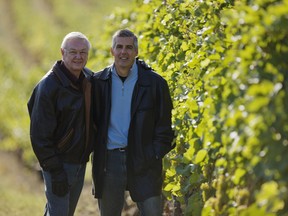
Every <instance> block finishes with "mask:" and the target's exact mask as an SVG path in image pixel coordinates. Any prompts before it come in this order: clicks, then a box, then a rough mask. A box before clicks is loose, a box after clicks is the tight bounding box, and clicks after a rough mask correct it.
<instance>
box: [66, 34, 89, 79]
mask: <svg viewBox="0 0 288 216" xmlns="http://www.w3.org/2000/svg"><path fill="white" fill-rule="evenodd" d="M88 51H89V47H88V44H87V41H86V40H84V39H81V38H71V39H69V40H68V41H67V43H66V46H65V47H64V48H61V53H62V60H63V62H64V64H65V66H66V67H67V69H68V70H69V71H70V72H71V73H72V74H74V75H75V76H77V77H78V76H79V75H80V72H81V70H82V69H83V68H84V67H85V65H86V63H87V60H88Z"/></svg>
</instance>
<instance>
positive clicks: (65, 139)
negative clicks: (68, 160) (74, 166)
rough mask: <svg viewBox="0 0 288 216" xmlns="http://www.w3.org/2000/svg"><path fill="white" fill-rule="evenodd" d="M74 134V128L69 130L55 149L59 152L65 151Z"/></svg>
mask: <svg viewBox="0 0 288 216" xmlns="http://www.w3.org/2000/svg"><path fill="white" fill-rule="evenodd" d="M73 134H74V128H71V129H70V130H69V131H68V132H67V133H66V134H65V135H64V136H63V137H62V138H61V139H60V141H59V142H58V143H57V149H58V151H59V152H64V151H67V150H68V149H69V147H70V144H71V142H70V141H71V139H72V136H73Z"/></svg>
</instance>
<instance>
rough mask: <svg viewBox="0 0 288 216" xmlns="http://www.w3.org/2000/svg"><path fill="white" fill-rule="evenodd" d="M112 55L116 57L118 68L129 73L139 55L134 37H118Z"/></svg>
mask: <svg viewBox="0 0 288 216" xmlns="http://www.w3.org/2000/svg"><path fill="white" fill-rule="evenodd" d="M111 53H112V55H113V56H114V62H115V66H116V68H121V69H122V70H127V71H129V70H130V68H131V67H132V65H133V63H134V61H135V57H136V56H137V55H138V50H137V48H136V47H135V46H134V41H133V37H117V38H116V43H115V47H112V48H111Z"/></svg>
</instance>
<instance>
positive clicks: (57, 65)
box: [52, 60, 93, 87]
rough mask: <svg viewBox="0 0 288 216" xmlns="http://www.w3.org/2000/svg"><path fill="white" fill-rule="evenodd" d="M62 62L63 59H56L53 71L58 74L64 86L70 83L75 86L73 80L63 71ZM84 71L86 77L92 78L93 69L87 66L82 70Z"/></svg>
mask: <svg viewBox="0 0 288 216" xmlns="http://www.w3.org/2000/svg"><path fill="white" fill-rule="evenodd" d="M60 64H61V60H59V61H56V62H55V64H54V65H53V68H52V71H53V72H54V73H55V74H56V76H57V78H58V79H59V80H60V82H61V83H62V85H63V86H64V87H67V86H70V85H72V86H74V85H73V83H72V81H71V80H69V79H68V78H67V76H66V75H65V74H64V73H63V71H61V67H60ZM82 72H83V74H84V76H85V78H86V79H88V80H90V78H91V76H92V74H93V73H92V71H91V70H89V69H88V68H86V67H85V68H84V69H83V70H82Z"/></svg>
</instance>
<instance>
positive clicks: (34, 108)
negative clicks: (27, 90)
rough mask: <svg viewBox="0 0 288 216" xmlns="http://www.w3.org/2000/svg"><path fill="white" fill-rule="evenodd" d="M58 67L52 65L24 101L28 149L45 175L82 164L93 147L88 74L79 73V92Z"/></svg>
mask: <svg viewBox="0 0 288 216" xmlns="http://www.w3.org/2000/svg"><path fill="white" fill-rule="evenodd" d="M60 64H61V61H58V62H56V63H55V64H54V66H53V67H52V69H51V70H50V71H49V72H48V73H47V74H46V75H45V76H44V77H43V78H42V79H41V81H40V82H39V83H38V84H37V85H36V86H35V88H34V90H33V93H32V95H31V98H30V99H29V101H28V111H29V115H30V119H31V124H30V138H31V143H32V147H33V150H34V152H35V155H36V157H37V159H38V160H39V163H40V166H41V167H42V168H43V169H44V170H46V171H51V170H53V169H57V168H61V167H62V164H63V162H65V163H74V164H83V163H86V162H87V161H88V159H89V154H90V153H91V151H92V146H93V145H92V139H91V135H92V133H91V130H92V127H91V123H92V121H91V120H90V118H91V115H90V107H91V76H92V72H91V71H89V70H88V69H86V68H85V69H84V70H83V73H84V76H85V78H84V79H83V81H82V88H81V87H80V88H79V87H77V86H75V85H73V83H72V82H71V81H70V80H69V79H68V78H67V76H66V75H65V74H64V73H63V71H61V69H60ZM85 110H86V111H85Z"/></svg>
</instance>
